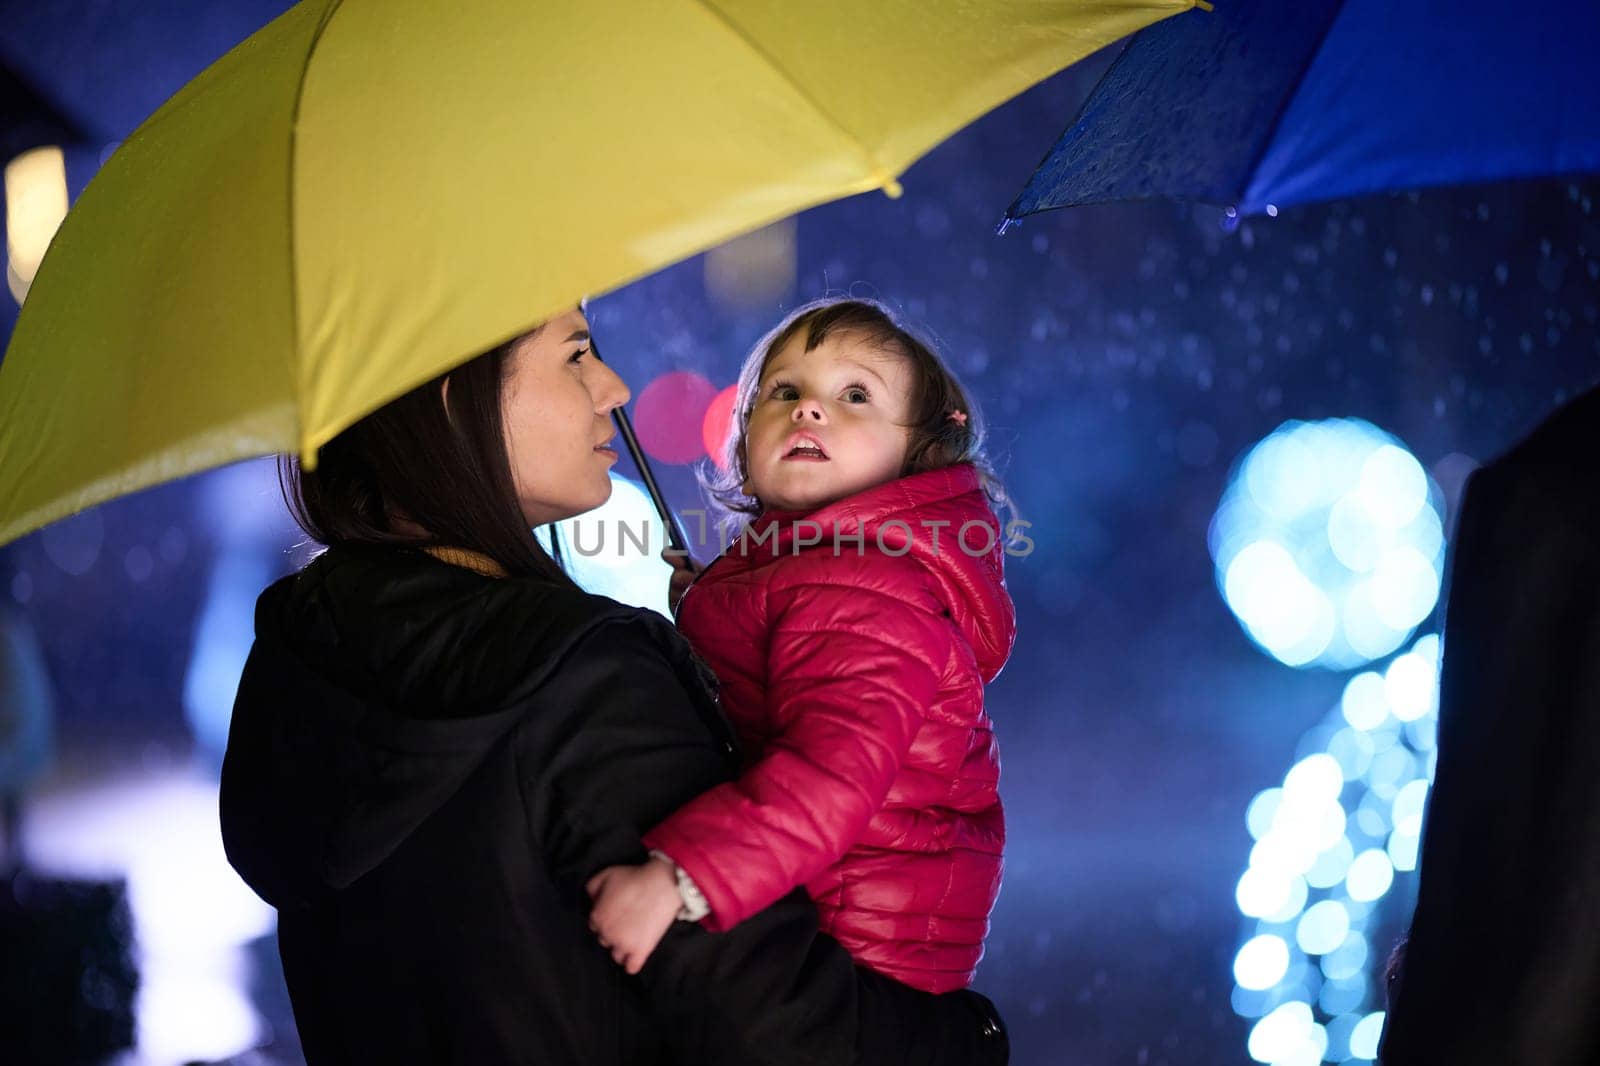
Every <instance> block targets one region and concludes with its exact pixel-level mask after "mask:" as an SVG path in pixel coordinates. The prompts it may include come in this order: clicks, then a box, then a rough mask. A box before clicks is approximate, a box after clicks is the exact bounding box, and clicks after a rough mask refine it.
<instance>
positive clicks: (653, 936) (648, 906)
mask: <svg viewBox="0 0 1600 1066" xmlns="http://www.w3.org/2000/svg"><path fill="white" fill-rule="evenodd" d="M585 887H586V888H587V889H588V891H589V898H590V899H592V900H593V901H594V909H593V910H592V911H590V912H589V928H590V929H591V930H592V931H593V932H594V933H595V935H596V936H598V937H599V939H600V946H601V947H603V948H605V949H606V950H607V951H609V952H611V957H612V958H613V959H615V960H616V961H617V964H618V965H620V966H621V967H622V968H623V969H625V970H627V971H628V972H629V973H630V974H634V973H638V972H639V971H640V970H642V969H643V968H644V964H645V961H646V960H648V959H649V958H650V953H651V952H652V951H654V950H655V949H656V945H657V944H659V943H661V938H662V937H663V936H665V935H666V932H667V930H668V929H669V928H671V927H672V923H673V920H674V919H676V918H677V916H678V909H679V908H680V907H681V906H683V900H682V898H681V897H680V896H679V895H678V879H677V876H676V874H675V872H674V870H673V868H672V864H671V863H670V862H667V861H666V860H664V859H658V858H651V859H650V861H649V862H646V863H642V864H640V865H638V866H608V867H606V868H605V869H604V870H601V871H600V872H599V873H597V874H595V875H594V876H593V877H591V878H589V883H588V885H586V886H585Z"/></svg>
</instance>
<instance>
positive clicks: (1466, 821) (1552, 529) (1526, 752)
mask: <svg viewBox="0 0 1600 1066" xmlns="http://www.w3.org/2000/svg"><path fill="white" fill-rule="evenodd" d="M1597 456H1600V391H1596V392H1590V393H1588V394H1586V395H1584V396H1582V397H1580V398H1579V399H1578V400H1576V401H1574V402H1573V403H1572V404H1570V405H1569V406H1567V407H1566V408H1564V409H1563V410H1561V411H1559V412H1557V413H1556V414H1555V415H1554V416H1553V417H1552V418H1551V419H1550V420H1548V421H1547V422H1546V423H1545V424H1544V425H1542V426H1540V427H1539V429H1538V430H1536V431H1535V432H1534V434H1533V436H1531V437H1530V438H1529V439H1528V440H1527V441H1525V442H1524V443H1523V444H1521V445H1520V446H1518V447H1517V448H1515V449H1513V450H1512V451H1511V452H1510V453H1509V454H1507V455H1506V456H1504V457H1503V458H1501V459H1499V460H1497V461H1495V462H1493V463H1490V464H1489V465H1487V466H1485V467H1484V468H1482V469H1481V470H1479V471H1478V472H1477V473H1475V474H1474V475H1473V476H1472V479H1471V480H1470V481H1469V482H1468V486H1467V492H1466V497H1465V500H1464V502H1463V504H1462V509H1461V519H1460V522H1459V523H1458V526H1457V532H1456V536H1455V542H1454V547H1453V552H1454V558H1453V561H1452V564H1451V568H1450V589H1449V601H1448V607H1447V613H1446V618H1445V629H1444V658H1443V668H1442V671H1441V677H1440V692H1439V699H1440V704H1439V754H1438V765H1437V769H1436V772H1435V778H1434V784H1433V789H1432V796H1431V798H1430V800H1429V804H1428V809H1427V813H1426V816H1425V822H1424V828H1423V837H1422V853H1421V865H1420V868H1419V869H1420V880H1419V885H1418V896H1417V908H1416V913H1415V915H1414V917H1413V920H1412V926H1411V933H1410V937H1409V942H1408V944H1407V946H1406V948H1405V956H1404V963H1403V967H1402V970H1401V976H1400V978H1399V980H1398V983H1397V985H1396V987H1395V989H1394V992H1393V994H1392V1003H1391V1007H1390V1012H1389V1017H1388V1022H1387V1025H1386V1027H1385V1033H1384V1039H1383V1047H1382V1052H1381V1055H1380V1059H1381V1061H1382V1062H1383V1063H1384V1064H1385V1066H1424V1064H1427V1066H1433V1064H1441V1066H1443V1064H1448V1066H1579V1064H1593V1063H1600V480H1597V475H1600V462H1597Z"/></svg>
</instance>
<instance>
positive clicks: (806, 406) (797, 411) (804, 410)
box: [789, 400, 822, 422]
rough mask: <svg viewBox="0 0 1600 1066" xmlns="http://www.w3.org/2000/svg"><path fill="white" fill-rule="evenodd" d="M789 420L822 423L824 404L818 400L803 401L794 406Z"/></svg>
mask: <svg viewBox="0 0 1600 1066" xmlns="http://www.w3.org/2000/svg"><path fill="white" fill-rule="evenodd" d="M789 418H790V420H791V421H794V422H821V421H822V404H821V403H820V402H818V401H816V400H801V401H800V402H799V403H796V404H795V405H794V411H793V413H791V414H790V415H789Z"/></svg>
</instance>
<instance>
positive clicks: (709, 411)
mask: <svg viewBox="0 0 1600 1066" xmlns="http://www.w3.org/2000/svg"><path fill="white" fill-rule="evenodd" d="M738 392H739V386H737V385H729V386H728V387H727V388H725V389H723V390H722V391H721V392H719V393H717V394H716V395H715V396H713V397H712V398H711V403H710V404H709V405H708V406H707V407H706V414H705V418H703V419H701V422H700V437H701V442H702V443H703V444H704V445H705V449H706V454H707V455H709V456H711V460H712V462H714V463H716V464H717V468H718V469H719V470H720V469H724V468H725V467H726V466H727V463H726V462H725V461H724V459H723V456H722V449H723V446H724V444H726V442H727V440H728V431H729V430H730V429H732V428H733V404H734V401H735V400H736V399H737V398H738Z"/></svg>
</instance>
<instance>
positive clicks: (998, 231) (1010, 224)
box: [994, 215, 1022, 237]
mask: <svg viewBox="0 0 1600 1066" xmlns="http://www.w3.org/2000/svg"><path fill="white" fill-rule="evenodd" d="M1020 225H1022V219H1020V218H1013V217H1012V216H1011V215H1007V216H1006V217H1005V218H1002V219H1001V220H1000V225H998V226H996V227H995V228H994V232H995V236H997V237H1004V236H1005V235H1006V234H1007V233H1008V232H1010V231H1011V230H1014V229H1016V228H1017V227H1018V226H1020Z"/></svg>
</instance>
